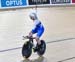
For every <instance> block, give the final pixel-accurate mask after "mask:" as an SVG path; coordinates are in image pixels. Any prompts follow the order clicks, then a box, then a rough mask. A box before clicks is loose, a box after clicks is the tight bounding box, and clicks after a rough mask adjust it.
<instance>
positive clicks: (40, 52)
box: [37, 40, 46, 56]
mask: <svg viewBox="0 0 75 62" xmlns="http://www.w3.org/2000/svg"><path fill="white" fill-rule="evenodd" d="M41 43H42V44H41V47H39V49H38V51H37V54H38V55H39V56H42V55H43V54H44V53H45V51H46V43H45V41H44V40H41Z"/></svg>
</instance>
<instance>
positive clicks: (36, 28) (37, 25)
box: [28, 12, 44, 51]
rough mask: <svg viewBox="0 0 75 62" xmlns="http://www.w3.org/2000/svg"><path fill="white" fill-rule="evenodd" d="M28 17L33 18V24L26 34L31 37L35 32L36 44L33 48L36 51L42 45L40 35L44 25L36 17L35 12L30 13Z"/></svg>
mask: <svg viewBox="0 0 75 62" xmlns="http://www.w3.org/2000/svg"><path fill="white" fill-rule="evenodd" d="M29 17H30V19H31V20H33V23H34V25H33V28H32V30H31V31H30V33H29V35H28V36H29V37H32V36H33V34H36V36H35V40H36V41H37V46H36V47H35V48H34V50H35V51H37V50H38V49H39V48H40V47H41V45H42V43H41V40H40V37H41V36H42V35H43V33H44V26H43V24H42V23H41V21H40V20H39V19H38V17H37V14H36V13H35V12H32V13H30V14H29ZM38 47H39V48H38Z"/></svg>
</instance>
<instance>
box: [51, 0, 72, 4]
mask: <svg viewBox="0 0 75 62" xmlns="http://www.w3.org/2000/svg"><path fill="white" fill-rule="evenodd" d="M51 2H52V4H64V3H65V4H66V3H71V0H51Z"/></svg>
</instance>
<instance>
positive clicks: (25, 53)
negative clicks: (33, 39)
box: [22, 41, 32, 58]
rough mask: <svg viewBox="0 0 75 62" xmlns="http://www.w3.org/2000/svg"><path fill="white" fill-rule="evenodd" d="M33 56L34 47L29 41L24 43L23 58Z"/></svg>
mask: <svg viewBox="0 0 75 62" xmlns="http://www.w3.org/2000/svg"><path fill="white" fill-rule="evenodd" d="M31 54H32V45H31V43H30V42H29V41H27V42H26V43H24V45H23V47H22V56H23V57H24V58H29V57H30V56H31Z"/></svg>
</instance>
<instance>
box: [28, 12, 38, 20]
mask: <svg viewBox="0 0 75 62" xmlns="http://www.w3.org/2000/svg"><path fill="white" fill-rule="evenodd" d="M29 16H30V17H33V18H34V19H37V14H36V13H35V12H31V13H30V14H29Z"/></svg>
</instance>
